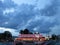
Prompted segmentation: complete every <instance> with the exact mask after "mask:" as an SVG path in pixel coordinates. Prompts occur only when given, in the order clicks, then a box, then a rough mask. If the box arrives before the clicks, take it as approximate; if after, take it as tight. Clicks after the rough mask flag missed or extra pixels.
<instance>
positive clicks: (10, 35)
mask: <svg viewBox="0 0 60 45" xmlns="http://www.w3.org/2000/svg"><path fill="white" fill-rule="evenodd" d="M4 37H5V40H12V34H11V33H10V32H9V31H5V32H4Z"/></svg>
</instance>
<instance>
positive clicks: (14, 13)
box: [0, 0, 60, 35]
mask: <svg viewBox="0 0 60 45" xmlns="http://www.w3.org/2000/svg"><path fill="white" fill-rule="evenodd" d="M7 28H8V29H7ZM26 28H27V29H29V30H30V31H33V32H40V33H44V34H48V33H50V34H57V35H59V34H60V33H59V31H60V0H0V33H1V32H4V31H6V30H7V31H10V32H11V33H12V34H13V35H14V34H15V35H18V34H19V31H20V30H21V29H26ZM2 30H3V31H2ZM12 30H13V31H12Z"/></svg>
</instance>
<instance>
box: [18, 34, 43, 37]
mask: <svg viewBox="0 0 60 45" xmlns="http://www.w3.org/2000/svg"><path fill="white" fill-rule="evenodd" d="M19 37H43V36H42V35H41V34H20V35H19Z"/></svg>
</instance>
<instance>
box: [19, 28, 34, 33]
mask: <svg viewBox="0 0 60 45" xmlns="http://www.w3.org/2000/svg"><path fill="white" fill-rule="evenodd" d="M19 33H20V34H33V33H32V32H30V31H29V30H28V29H24V30H20V32H19Z"/></svg>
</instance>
